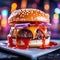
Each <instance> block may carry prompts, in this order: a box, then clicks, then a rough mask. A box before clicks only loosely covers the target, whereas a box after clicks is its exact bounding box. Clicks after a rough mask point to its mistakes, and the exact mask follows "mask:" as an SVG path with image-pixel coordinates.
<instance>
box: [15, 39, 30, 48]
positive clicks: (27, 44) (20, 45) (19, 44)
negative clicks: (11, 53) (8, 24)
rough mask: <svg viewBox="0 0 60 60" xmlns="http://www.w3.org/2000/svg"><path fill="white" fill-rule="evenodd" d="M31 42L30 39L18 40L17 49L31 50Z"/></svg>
mask: <svg viewBox="0 0 60 60" xmlns="http://www.w3.org/2000/svg"><path fill="white" fill-rule="evenodd" d="M21 41H22V42H23V44H22V43H21ZM29 41H30V39H29V38H23V39H21V40H20V39H18V38H17V39H16V48H19V49H27V48H29Z"/></svg>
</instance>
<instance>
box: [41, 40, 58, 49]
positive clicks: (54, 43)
mask: <svg viewBox="0 0 60 60" xmlns="http://www.w3.org/2000/svg"><path fill="white" fill-rule="evenodd" d="M57 45H58V43H57V42H53V41H52V42H50V43H49V45H47V46H46V45H44V44H43V46H41V47H40V48H41V49H49V48H52V47H53V46H57Z"/></svg>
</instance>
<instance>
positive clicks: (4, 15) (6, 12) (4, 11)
mask: <svg viewBox="0 0 60 60" xmlns="http://www.w3.org/2000/svg"><path fill="white" fill-rule="evenodd" d="M1 14H2V17H7V16H8V10H7V9H3V10H2V11H1Z"/></svg>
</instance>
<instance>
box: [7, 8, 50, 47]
mask: <svg viewBox="0 0 60 60" xmlns="http://www.w3.org/2000/svg"><path fill="white" fill-rule="evenodd" d="M8 23H9V25H11V29H10V32H9V34H8V45H9V46H10V47H14V46H15V47H16V48H29V47H44V46H47V45H48V44H49V41H50V29H49V27H50V20H49V15H48V14H46V13H44V12H43V11H41V10H38V9H19V10H16V11H14V12H13V13H11V15H10V16H9V18H8Z"/></svg>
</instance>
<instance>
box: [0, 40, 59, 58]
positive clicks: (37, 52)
mask: <svg viewBox="0 0 60 60" xmlns="http://www.w3.org/2000/svg"><path fill="white" fill-rule="evenodd" d="M51 41H54V42H57V43H58V45H57V46H53V47H51V48H50V49H39V48H29V49H26V50H22V49H14V48H10V47H8V46H6V45H4V44H2V42H4V41H0V48H3V49H5V50H7V51H11V52H15V53H17V54H20V55H24V56H27V57H30V58H37V57H38V56H42V55H44V54H48V53H50V52H53V51H55V50H58V49H60V40H51Z"/></svg>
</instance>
